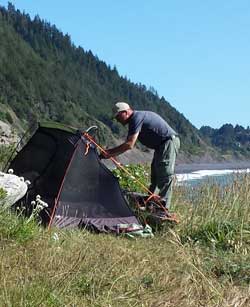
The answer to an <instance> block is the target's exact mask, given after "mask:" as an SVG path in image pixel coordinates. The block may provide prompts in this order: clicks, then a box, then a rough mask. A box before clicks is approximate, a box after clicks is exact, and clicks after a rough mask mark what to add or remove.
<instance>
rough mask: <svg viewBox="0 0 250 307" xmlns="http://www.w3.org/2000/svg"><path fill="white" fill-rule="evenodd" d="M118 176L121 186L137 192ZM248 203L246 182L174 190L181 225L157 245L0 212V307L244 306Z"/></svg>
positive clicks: (138, 170) (244, 178)
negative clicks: (45, 226)
mask: <svg viewBox="0 0 250 307" xmlns="http://www.w3.org/2000/svg"><path fill="white" fill-rule="evenodd" d="M127 169H129V171H130V172H133V174H134V175H135V176H139V177H140V179H142V176H143V177H145V176H146V174H147V171H145V170H144V168H143V167H141V166H138V167H136V166H130V167H127ZM116 174H117V175H118V176H119V177H120V182H121V183H122V185H123V187H126V188H136V186H133V184H132V182H128V181H126V180H125V177H127V176H124V174H123V173H121V172H120V173H118V172H117V171H116ZM137 178H138V177H137ZM144 183H147V178H146V179H145V182H144ZM138 188H139V187H138ZM1 195H2V197H4V194H0V197H1ZM249 200H250V178H249V175H241V176H235V180H234V182H233V184H232V186H227V187H226V188H225V189H224V190H222V189H220V188H219V187H218V186H216V185H212V184H206V185H204V186H201V187H196V188H192V189H191V188H190V187H185V186H176V187H175V193H174V199H173V208H172V210H173V211H175V212H176V213H177V214H178V216H179V218H180V220H181V222H180V223H179V224H178V225H177V226H175V227H174V228H172V227H168V225H167V224H166V225H165V227H164V229H162V230H161V231H158V232H157V233H156V235H155V237H154V238H147V239H143V238H140V239H134V240H129V239H127V238H125V237H117V236H113V235H96V234H91V233H89V232H87V231H80V230H59V229H50V230H47V229H43V228H41V227H39V226H38V225H37V223H35V221H34V219H29V220H26V219H24V218H23V217H21V216H19V217H18V216H16V215H14V214H13V213H11V212H9V211H7V210H0V221H1V222H0V233H1V235H0V246H1V266H0V286H1V289H2V291H1V294H0V299H1V303H2V305H3V306H32V307H33V306H103V307H104V306H105V307H106V306H185V307H186V306H193V307H196V306H208V307H209V306H248V305H249V303H250V302H249V297H250V290H249V284H250V279H249V270H250V266H249V263H250V226H249V220H250V207H249Z"/></svg>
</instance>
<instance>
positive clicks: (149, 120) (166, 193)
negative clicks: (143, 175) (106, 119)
mask: <svg viewBox="0 0 250 307" xmlns="http://www.w3.org/2000/svg"><path fill="white" fill-rule="evenodd" d="M113 113H114V117H115V118H116V120H117V121H118V122H120V123H121V124H122V125H128V136H127V139H126V141H125V142H124V143H122V144H121V145H119V146H117V147H114V148H111V149H107V150H106V152H107V154H106V155H105V156H104V157H103V158H106V159H108V158H110V157H114V156H117V155H120V154H122V153H124V152H125V151H127V150H130V149H132V148H133V147H134V145H135V143H136V141H137V139H138V140H139V141H140V142H141V143H142V144H143V145H145V146H146V147H148V148H151V149H154V150H155V151H154V158H153V161H152V164H151V185H150V187H149V190H150V191H151V192H152V193H155V190H156V188H158V190H159V192H158V195H159V196H160V197H161V199H162V200H163V201H165V204H166V207H167V208H169V206H170V202H171V196H172V187H173V177H174V167H175V160H176V155H177V153H178V151H179V148H180V140H179V138H178V136H177V133H176V132H175V131H174V129H172V128H171V127H170V126H169V125H168V123H167V122H166V121H165V120H164V119H163V118H162V117H160V116H159V115H158V114H156V113H154V112H150V111H135V110H133V109H132V108H131V107H130V106H129V105H128V104H127V103H125V102H117V103H116V104H115V106H114V108H113Z"/></svg>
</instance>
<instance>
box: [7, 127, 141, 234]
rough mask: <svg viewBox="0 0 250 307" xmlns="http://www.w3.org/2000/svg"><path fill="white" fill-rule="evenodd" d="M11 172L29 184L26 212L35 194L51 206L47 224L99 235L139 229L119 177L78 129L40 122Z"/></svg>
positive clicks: (44, 217) (45, 218)
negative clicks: (129, 227)
mask: <svg viewBox="0 0 250 307" xmlns="http://www.w3.org/2000/svg"><path fill="white" fill-rule="evenodd" d="M9 167H10V168H12V169H13V170H14V173H15V174H16V175H18V176H22V177H24V178H25V179H28V180H29V181H30V182H31V184H30V186H29V189H28V192H27V196H26V205H27V206H28V210H29V209H30V210H32V208H31V205H30V204H31V201H32V200H34V199H35V198H36V195H37V194H39V195H41V197H42V200H43V201H45V202H46V203H47V204H48V208H47V209H46V210H43V212H42V215H41V217H42V221H43V223H44V224H47V225H54V226H58V227H87V228H90V229H94V230H97V231H99V232H106V231H115V232H117V231H118V228H119V225H124V224H128V225H136V226H138V229H140V228H141V226H140V223H139V221H138V220H137V218H136V217H135V215H134V213H133V211H132V210H131V209H130V208H129V206H128V203H127V201H126V199H125V198H124V197H123V194H122V191H121V189H120V186H119V183H118V180H117V178H116V177H115V176H114V175H113V174H112V172H111V171H110V170H109V169H108V168H107V167H106V166H105V165H104V164H103V163H102V162H101V161H100V159H99V157H98V153H97V150H96V148H95V146H93V145H92V144H90V143H89V142H88V141H87V140H86V139H85V138H84V137H83V136H82V135H80V134H79V133H78V134H77V131H76V129H73V128H69V127H66V126H63V125H61V124H55V123H40V124H39V126H38V128H37V130H36V131H35V133H34V134H33V136H32V137H31V138H30V140H29V141H28V142H27V144H26V145H25V146H24V147H23V148H22V149H21V150H20V152H18V153H17V155H16V156H15V158H14V159H13V160H12V162H11V163H10V165H9Z"/></svg>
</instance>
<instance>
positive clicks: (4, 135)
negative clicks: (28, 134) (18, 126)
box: [0, 120, 19, 145]
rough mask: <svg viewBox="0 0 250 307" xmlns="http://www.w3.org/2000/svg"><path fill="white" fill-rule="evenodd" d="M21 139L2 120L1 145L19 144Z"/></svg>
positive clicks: (0, 124) (0, 122)
mask: <svg viewBox="0 0 250 307" xmlns="http://www.w3.org/2000/svg"><path fill="white" fill-rule="evenodd" d="M18 140H19V137H18V135H17V133H16V132H15V131H14V130H13V129H12V127H11V125H9V124H7V123H5V122H3V121H1V120H0V145H10V144H13V143H17V142H18Z"/></svg>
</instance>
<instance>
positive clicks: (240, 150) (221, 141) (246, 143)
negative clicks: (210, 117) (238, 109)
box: [200, 124, 250, 158]
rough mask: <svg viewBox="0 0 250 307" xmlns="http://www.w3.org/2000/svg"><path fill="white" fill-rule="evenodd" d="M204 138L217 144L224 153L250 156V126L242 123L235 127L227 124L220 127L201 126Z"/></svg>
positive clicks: (214, 144)
mask: <svg viewBox="0 0 250 307" xmlns="http://www.w3.org/2000/svg"><path fill="white" fill-rule="evenodd" d="M200 132H201V134H202V135H203V137H204V139H205V140H206V141H207V142H208V143H210V144H211V145H212V146H215V147H216V148H217V149H219V150H220V151H221V153H223V155H224V156H225V155H230V154H231V155H232V154H233V155H234V156H235V157H237V158H240V157H244V156H245V157H249V156H250V127H247V128H246V129H245V128H244V127H242V126H240V125H236V126H235V127H233V125H231V124H225V125H223V126H222V127H221V128H219V129H213V128H211V127H209V126H203V127H201V128H200Z"/></svg>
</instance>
